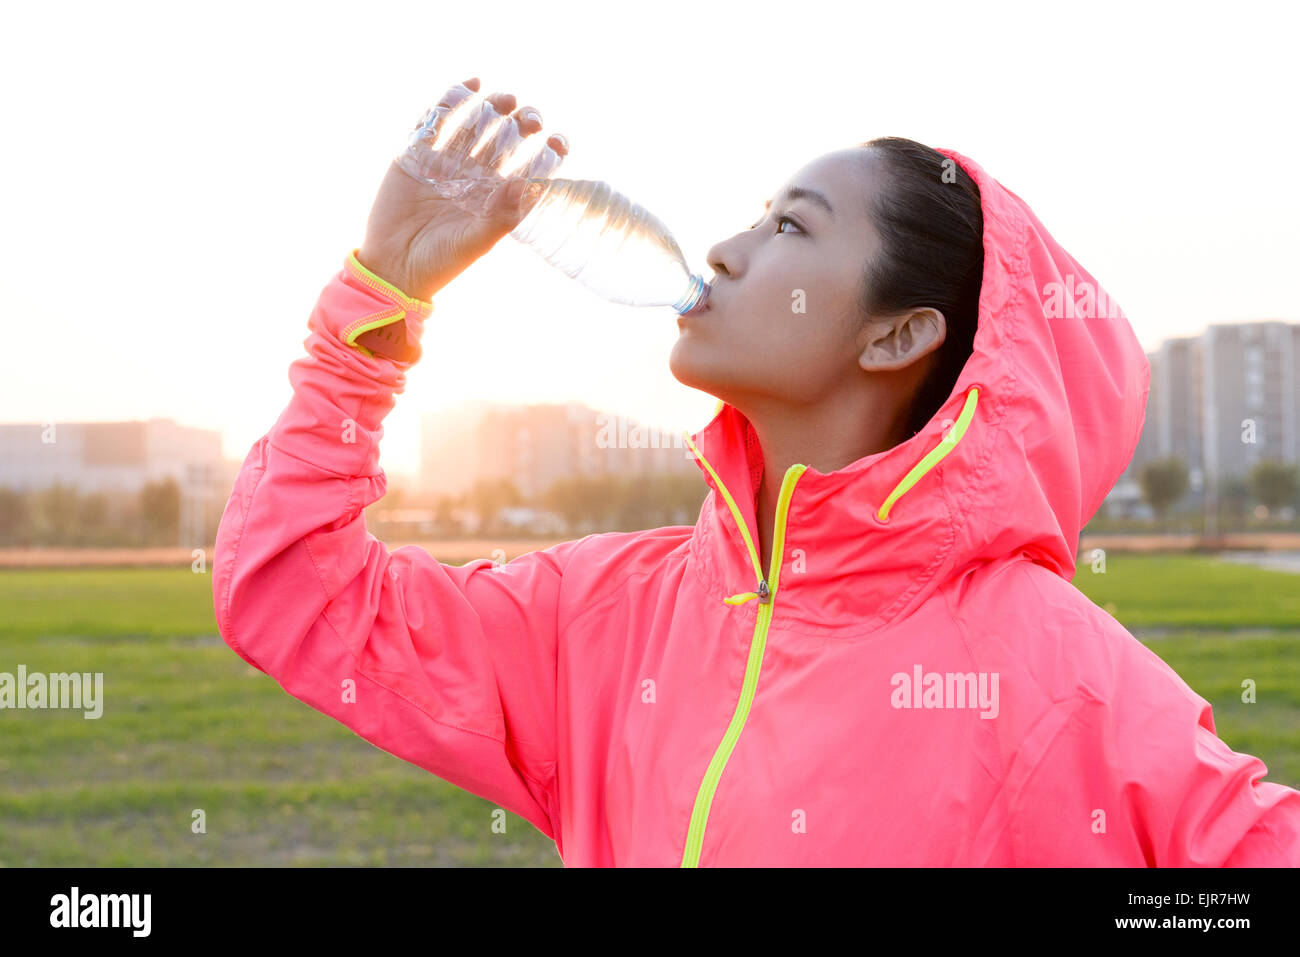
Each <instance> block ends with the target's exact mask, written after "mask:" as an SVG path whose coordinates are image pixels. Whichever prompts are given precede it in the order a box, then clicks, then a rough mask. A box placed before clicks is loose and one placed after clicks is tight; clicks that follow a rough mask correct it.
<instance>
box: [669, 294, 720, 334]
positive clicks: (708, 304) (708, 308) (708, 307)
mask: <svg viewBox="0 0 1300 957" xmlns="http://www.w3.org/2000/svg"><path fill="white" fill-rule="evenodd" d="M712 311H713V301H712V299H711V298H710V299H706V300H704V305H703V306H697V307H696V308H694V309H692V310H690V311H689V312H684V313H682V314H681V315H679V316H678V317H677V326H678V328H681V327H682V326H684V325H685V324H686V320H688V319H694V318H696V317H697V316H702V315H704V314H705V313H709V312H712Z"/></svg>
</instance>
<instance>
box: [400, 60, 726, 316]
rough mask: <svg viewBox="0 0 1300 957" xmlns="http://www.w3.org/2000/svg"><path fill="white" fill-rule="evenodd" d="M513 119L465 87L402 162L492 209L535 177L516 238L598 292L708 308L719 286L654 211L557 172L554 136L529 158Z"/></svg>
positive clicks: (457, 196) (464, 205) (638, 302)
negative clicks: (692, 262)
mask: <svg viewBox="0 0 1300 957" xmlns="http://www.w3.org/2000/svg"><path fill="white" fill-rule="evenodd" d="M525 139H526V138H525V137H524V136H523V135H522V134H521V133H520V132H519V128H518V125H517V124H516V123H515V121H514V120H513V119H511V118H510V117H507V116H502V115H501V114H500V113H498V112H497V111H496V108H495V107H494V106H493V105H492V103H491V102H490V101H489V100H487V99H486V98H485V97H483V96H482V95H479V94H475V93H474V92H473V91H472V90H470V89H469V88H468V87H466V86H464V85H463V84H457V85H456V86H454V87H452V88H451V90H449V91H448V92H447V94H446V95H444V96H443V98H442V100H440V101H439V103H438V105H437V106H435V107H433V108H432V109H430V110H429V111H428V112H427V113H425V115H424V117H423V118H422V119H421V121H420V123H419V124H417V126H416V127H415V129H414V130H413V131H412V133H411V135H410V137H409V140H408V144H407V148H406V150H405V151H404V152H403V153H402V154H401V155H400V156H399V157H398V164H399V165H400V166H401V167H402V169H404V170H405V171H406V172H407V173H408V174H410V175H411V176H413V177H415V178H416V179H418V180H420V181H421V182H425V183H428V184H429V185H431V186H433V187H434V189H436V190H437V191H438V193H439V194H440V195H441V196H443V197H444V198H446V199H449V200H451V201H452V202H454V203H455V204H456V205H457V207H458V208H460V209H464V210H465V211H467V212H469V213H471V214H472V215H476V216H484V215H487V213H486V211H487V210H488V209H489V208H490V206H491V203H492V201H493V199H494V197H495V196H496V194H497V191H498V190H500V189H504V188H505V186H506V185H507V184H508V183H509V182H511V181H513V180H516V179H519V178H523V179H525V180H526V183H525V187H524V191H523V195H522V197H521V199H520V207H519V208H520V210H521V211H523V210H527V211H528V212H527V215H525V216H524V217H523V219H522V220H521V221H520V222H519V224H518V225H517V226H516V227H515V228H514V229H513V230H511V232H510V235H511V236H512V237H513V238H515V239H516V240H518V241H519V242H522V243H524V244H525V245H527V246H530V247H531V248H532V249H533V250H535V251H536V252H537V253H538V254H539V255H541V256H542V258H544V259H545V260H546V261H547V262H548V263H550V264H551V265H553V266H555V267H556V268H557V269H560V270H562V271H563V272H564V273H565V274H566V275H568V276H571V277H572V278H574V279H577V280H578V281H579V282H581V283H582V284H583V285H585V286H586V287H587V288H589V289H591V290H592V291H593V292H595V293H596V294H598V295H600V296H603V297H604V298H606V299H609V300H611V301H613V302H618V303H622V304H624V305H629V306H671V307H672V308H673V309H674V310H675V311H676V312H677V313H678V314H685V313H687V312H691V311H692V310H695V309H699V308H702V307H703V306H704V304H705V302H706V301H707V299H708V293H709V285H708V283H707V282H705V281H704V279H703V278H702V277H701V276H698V275H695V274H692V272H691V271H690V269H689V268H688V267H687V265H686V257H685V256H683V255H682V251H681V249H680V248H679V247H678V245H677V241H676V240H675V239H674V238H673V235H672V233H671V232H670V231H669V230H668V228H667V227H666V226H665V225H664V224H663V223H662V222H661V221H660V220H659V219H658V218H657V217H656V216H654V215H653V214H652V213H650V212H649V211H648V210H646V209H644V208H642V207H641V206H639V205H638V204H636V203H634V202H632V200H630V199H629V198H628V197H626V196H624V195H623V194H622V193H619V192H618V191H617V190H615V189H613V188H612V187H610V186H609V185H608V184H607V183H604V182H601V181H598V180H573V179H554V178H552V176H551V174H552V173H554V171H555V169H556V167H558V166H559V164H560V162H561V160H562V157H561V156H560V155H559V154H557V153H556V152H555V151H554V150H553V149H552V148H551V147H550V146H548V145H546V144H545V140H544V138H541V137H540V136H539V137H537V139H538V141H539V142H541V143H542V144H543V145H542V147H541V148H540V149H538V150H537V152H536V153H535V154H534V155H533V156H532V157H531V158H529V157H528V156H527V155H526V151H523V150H520V149H518V147H519V146H520V144H522V143H523V142H525Z"/></svg>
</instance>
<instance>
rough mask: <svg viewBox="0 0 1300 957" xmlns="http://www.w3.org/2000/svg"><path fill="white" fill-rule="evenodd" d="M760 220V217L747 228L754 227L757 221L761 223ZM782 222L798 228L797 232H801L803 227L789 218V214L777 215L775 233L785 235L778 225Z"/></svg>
mask: <svg viewBox="0 0 1300 957" xmlns="http://www.w3.org/2000/svg"><path fill="white" fill-rule="evenodd" d="M761 222H762V220H761V219H760V220H759V221H758V222H757V223H755V224H754V225H753V226H750V227H749V228H750V229H755V228H756V227H757V226H758V225H759V223H761ZM782 223H789V224H790V225H791V226H793V227H794V228H795V229H797V230H799V232H803V228H802V227H801V226H800V225H799V224H798V223H796V222H795V221H794V220H793V219H791V218H790V217H789V216H778V217H777V218H776V225H777V227H778V229H777V235H785V234H783V233H781V231H780V228H779V227H780V225H781V224H782Z"/></svg>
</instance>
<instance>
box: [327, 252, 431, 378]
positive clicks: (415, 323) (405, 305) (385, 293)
mask: <svg viewBox="0 0 1300 957" xmlns="http://www.w3.org/2000/svg"><path fill="white" fill-rule="evenodd" d="M359 250H360V247H357V248H356V249H353V250H352V251H351V252H350V253H348V257H347V259H346V260H345V261H344V265H343V268H344V272H345V273H346V275H347V279H348V280H349V281H350V282H354V283H357V284H360V285H361V286H364V287H366V288H367V289H369V290H371V291H372V292H374V293H375V294H377V295H378V296H379V297H380V298H381V299H382V300H383V301H384V304H385V308H383V309H381V310H379V311H378V312H371V313H368V314H366V315H364V316H361V317H360V318H358V319H355V320H353V321H351V322H349V323H348V324H347V325H346V326H344V327H343V328H342V329H341V330H340V333H339V335H340V338H341V339H342V340H343V341H344V342H345V343H347V344H348V345H349V346H351V347H352V348H354V349H356V350H358V351H359V352H361V353H362V354H363V355H364V356H366V357H367V358H372V357H374V356H375V355H381V356H384V357H385V358H388V359H393V360H395V361H397V362H406V363H413V362H415V361H417V360H418V359H419V358H420V354H421V350H420V335H421V333H422V332H423V330H424V320H425V319H427V318H428V317H429V315H430V314H431V313H432V312H433V303H432V302H425V301H424V300H421V299H414V298H412V297H410V296H408V295H406V293H404V292H402V290H400V289H398V288H397V287H396V286H394V285H393V284H392V283H390V282H388V281H387V280H385V279H381V278H380V277H379V276H376V275H375V274H374V273H372V272H371V271H370V270H369V269H367V268H366V267H365V266H363V265H361V262H360V260H358V259H357V252H358V251H359Z"/></svg>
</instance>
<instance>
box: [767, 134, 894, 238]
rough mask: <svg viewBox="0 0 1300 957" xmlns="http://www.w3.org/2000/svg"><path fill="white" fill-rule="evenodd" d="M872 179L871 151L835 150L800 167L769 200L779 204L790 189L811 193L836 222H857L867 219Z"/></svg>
mask: <svg viewBox="0 0 1300 957" xmlns="http://www.w3.org/2000/svg"><path fill="white" fill-rule="evenodd" d="M876 179H877V173H876V169H875V163H874V162H873V157H872V151H871V150H867V149H864V148H862V147H852V148H849V149H842V150H835V151H834V152H831V153H825V154H823V155H822V156H819V157H817V158H816V159H814V160H813V161H812V162H810V163H807V164H805V165H804V166H802V167H800V168H799V169H798V170H797V171H796V172H795V173H794V174H793V175H792V176H790V178H789V179H787V180H786V181H785V182H784V183H782V184H781V186H780V187H779V188H778V189H777V190H776V192H775V193H773V194H772V198H773V200H774V201H780V200H781V198H782V197H784V195H785V191H786V189H787V188H788V187H791V186H798V187H802V188H804V189H813V190H816V191H817V192H819V193H823V194H824V195H825V196H826V198H827V199H828V200H830V203H831V206H832V207H834V209H835V220H836V222H844V221H845V220H861V219H865V218H866V217H867V215H868V199H869V198H870V195H871V192H872V191H873V190H874V188H875V183H876ZM819 208H820V207H819Z"/></svg>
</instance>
